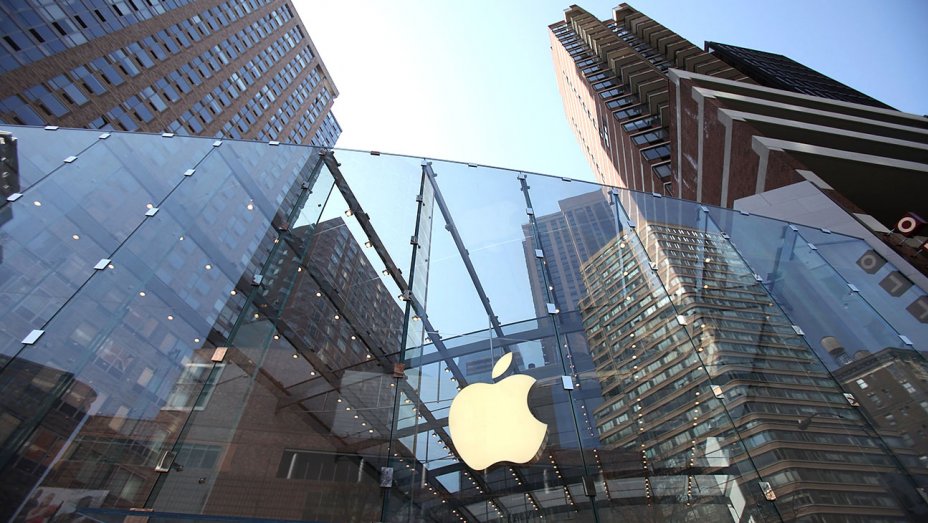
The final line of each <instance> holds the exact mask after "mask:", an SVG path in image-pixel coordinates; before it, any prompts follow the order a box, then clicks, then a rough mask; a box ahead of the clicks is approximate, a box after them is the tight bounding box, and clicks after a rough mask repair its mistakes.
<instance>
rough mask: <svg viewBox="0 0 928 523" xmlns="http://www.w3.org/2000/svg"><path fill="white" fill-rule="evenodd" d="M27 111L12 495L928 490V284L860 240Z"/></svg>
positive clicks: (696, 508) (849, 516)
mask: <svg viewBox="0 0 928 523" xmlns="http://www.w3.org/2000/svg"><path fill="white" fill-rule="evenodd" d="M0 130H5V131H8V132H10V133H11V134H12V135H13V136H15V137H16V142H15V148H14V149H15V154H16V157H15V158H14V160H15V161H13V162H8V164H9V165H12V166H14V167H16V169H15V172H13V174H14V175H16V182H17V183H16V184H14V185H13V187H15V189H14V190H15V191H16V192H12V193H11V194H4V198H5V199H4V200H3V201H2V202H0V312H2V317H3V321H2V322H0V363H2V370H0V520H10V521H24V522H33V521H72V520H77V519H79V518H87V520H91V521H113V522H115V521H136V520H138V521H142V520H150V521H220V520H224V521H228V520H230V519H239V520H249V521H260V520H266V521H355V522H374V521H384V522H387V521H391V522H392V521H395V522H400V521H404V522H405V521H465V522H476V521H481V522H482V521H497V520H502V521H544V520H548V521H560V520H574V521H632V522H635V521H640V522H657V521H700V520H701V521H713V522H715V521H718V522H723V521H733V522H734V521H744V522H747V521H753V522H768V521H809V522H824V521H842V522H844V521H919V520H924V519H925V518H928V505H926V501H925V499H926V493H925V490H924V489H925V487H928V443H926V442H928V434H926V431H928V361H926V357H925V355H926V351H928V328H926V322H928V297H926V293H925V290H924V289H921V288H919V287H918V286H917V285H913V284H912V283H911V282H910V281H909V280H908V279H906V278H905V277H904V276H902V275H901V273H900V272H899V271H898V270H897V268H896V267H893V266H892V264H891V263H890V262H888V261H887V260H886V259H884V258H883V257H882V256H880V255H879V254H877V253H876V252H874V251H873V250H872V249H870V248H869V246H868V245H867V244H866V243H865V242H863V241H862V240H859V239H856V238H851V237H848V236H843V235H840V234H836V233H831V232H829V231H825V230H819V229H812V228H808V227H803V226H797V225H792V224H789V223H785V222H781V221H777V220H772V219H768V218H763V217H758V216H752V215H747V214H743V213H739V212H737V211H732V210H728V209H720V208H715V207H707V206H702V205H700V204H698V203H694V202H688V201H681V200H675V199H671V198H667V197H662V196H661V195H657V194H645V193H635V192H630V191H623V190H618V189H613V188H609V187H603V186H599V185H596V184H591V183H585V182H580V181H576V180H570V179H565V178H558V177H551V176H544V175H539V174H533V173H523V172H518V171H510V170H505V169H497V168H490V167H484V166H474V165H470V164H461V163H452V162H444V161H437V160H424V159H421V158H411V157H402V156H389V155H381V154H376V153H371V154H369V153H366V152H358V151H343V150H336V151H330V150H323V149H318V148H313V147H309V146H293V145H278V144H275V143H273V142H272V143H255V142H236V141H229V140H214V139H205V138H190V137H180V136H171V135H146V134H128V133H115V132H114V133H102V134H101V133H100V132H99V131H88V130H64V129H42V128H30V127H16V126H7V127H5V128H3V129H0ZM6 151H7V149H4V154H8V153H7V152H6ZM5 165H6V164H5ZM5 168H6V167H5ZM5 177H6V176H5ZM6 178H8V177H6ZM8 192H9V191H8Z"/></svg>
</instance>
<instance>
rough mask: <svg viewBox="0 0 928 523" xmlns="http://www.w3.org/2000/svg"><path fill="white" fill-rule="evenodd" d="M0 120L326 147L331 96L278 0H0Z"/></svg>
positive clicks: (307, 44)
mask: <svg viewBox="0 0 928 523" xmlns="http://www.w3.org/2000/svg"><path fill="white" fill-rule="evenodd" d="M0 15H2V19H3V22H2V24H3V27H2V30H0V32H2V33H3V38H2V42H0V91H2V92H3V93H6V94H5V95H4V97H3V99H2V100H0V122H5V123H10V124H25V125H59V126H62V127H86V128H93V129H104V130H124V131H144V132H170V133H175V134H190V135H200V136H211V137H225V138H242V139H253V140H263V141H268V140H275V141H285V142H291V143H306V144H309V143H312V144H314V145H325V146H331V145H333V144H334V143H335V140H336V139H337V138H338V135H339V134H340V132H341V129H340V127H339V125H338V122H337V121H336V120H335V117H334V116H333V115H332V113H331V107H332V102H333V100H334V98H335V97H336V96H338V91H337V89H336V88H335V85H334V84H333V83H332V80H331V79H330V77H329V74H328V71H327V70H326V68H325V64H323V63H322V60H321V59H320V58H319V53H318V51H317V50H316V48H315V46H314V45H313V43H312V40H311V39H310V37H309V34H308V33H307V32H306V28H305V27H304V26H303V24H302V22H301V21H300V18H299V16H298V15H297V13H296V11H295V9H294V7H293V5H292V4H291V3H290V2H288V1H286V0H249V1H246V2H234V1H216V0H208V1H196V2H193V1H188V0H177V1H171V2H142V1H139V0H133V1H128V2H116V3H114V2H104V1H97V0H94V1H91V2H83V3H73V2H72V3H58V2H53V3H50V4H49V3H41V2H31V1H30V2H19V3H4V4H3V5H2V6H0Z"/></svg>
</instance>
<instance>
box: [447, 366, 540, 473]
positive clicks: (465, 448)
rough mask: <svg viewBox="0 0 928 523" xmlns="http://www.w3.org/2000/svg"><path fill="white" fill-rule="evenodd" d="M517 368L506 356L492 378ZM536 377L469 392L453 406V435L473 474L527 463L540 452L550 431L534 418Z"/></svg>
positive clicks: (450, 426)
mask: <svg viewBox="0 0 928 523" xmlns="http://www.w3.org/2000/svg"><path fill="white" fill-rule="evenodd" d="M510 365H512V353H511V352H509V353H506V354H504V355H503V357H501V358H500V359H499V361H497V362H496V364H495V365H494V366H493V374H492V375H493V379H494V380H495V379H496V378H498V377H499V376H502V375H503V374H504V373H505V372H506V371H507V370H508V369H509V367H510ZM534 384H535V378H533V377H531V376H525V375H522V374H516V375H513V376H509V377H508V378H505V379H503V380H500V381H499V382H498V383H492V384H491V383H474V384H473V385H468V386H467V387H464V389H463V390H461V392H459V393H458V394H457V396H455V398H454V400H453V401H452V402H451V410H450V412H449V413H448V430H449V431H450V432H451V441H452V442H453V443H454V447H455V450H456V451H457V453H458V455H459V456H460V457H461V460H463V461H464V463H466V464H467V466H468V467H470V468H471V469H473V470H483V469H486V468H487V467H489V466H491V465H494V464H496V463H499V462H502V461H508V462H510V463H528V462H529V461H532V460H533V459H535V458H536V457H537V456H538V454H539V451H540V450H541V446H542V443H544V439H545V436H546V435H547V432H548V426H547V425H546V424H544V423H542V422H541V421H539V420H538V419H536V418H535V416H533V415H532V413H531V411H530V410H529V408H528V392H529V389H531V388H532V385H534Z"/></svg>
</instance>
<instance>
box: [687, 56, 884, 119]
mask: <svg viewBox="0 0 928 523" xmlns="http://www.w3.org/2000/svg"><path fill="white" fill-rule="evenodd" d="M705 49H706V52H708V53H711V54H712V55H713V56H715V57H716V58H718V59H719V60H721V61H723V62H725V63H726V64H728V65H730V66H732V67H734V68H735V69H737V70H739V71H741V72H742V73H744V74H745V75H746V76H748V77H749V78H750V79H751V80H754V81H755V82H757V83H758V84H760V85H763V86H766V87H773V88H774V89H783V90H784V91H792V92H794V93H803V94H808V95H812V96H818V97H821V98H831V99H833V100H843V101H845V102H850V103H855V104H863V105H872V106H873V107H879V108H882V109H892V107H890V106H888V105H886V104H884V103H883V102H880V101H879V100H876V99H874V98H871V97H870V96H867V95H865V94H864V93H861V92H860V91H858V90H856V89H853V88H851V87H849V86H847V85H844V84H843V83H841V82H839V81H837V80H835V79H834V78H831V77H828V76H825V75H823V74H822V73H820V72H818V71H816V70H814V69H812V68H810V67H806V66H805V65H802V64H801V63H799V62H797V61H795V60H792V59H790V58H788V57H786V56H783V55H781V54H776V53H768V52H766V51H757V50H754V49H748V48H746V47H738V46H736V45H731V44H721V43H718V42H706V48H705Z"/></svg>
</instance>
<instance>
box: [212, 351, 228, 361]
mask: <svg viewBox="0 0 928 523" xmlns="http://www.w3.org/2000/svg"><path fill="white" fill-rule="evenodd" d="M228 350H229V348H228V347H216V350H214V351H213V355H212V357H210V359H209V360H210V361H212V362H215V363H221V362H222V360H223V359H225V357H226V352H227V351H228Z"/></svg>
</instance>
